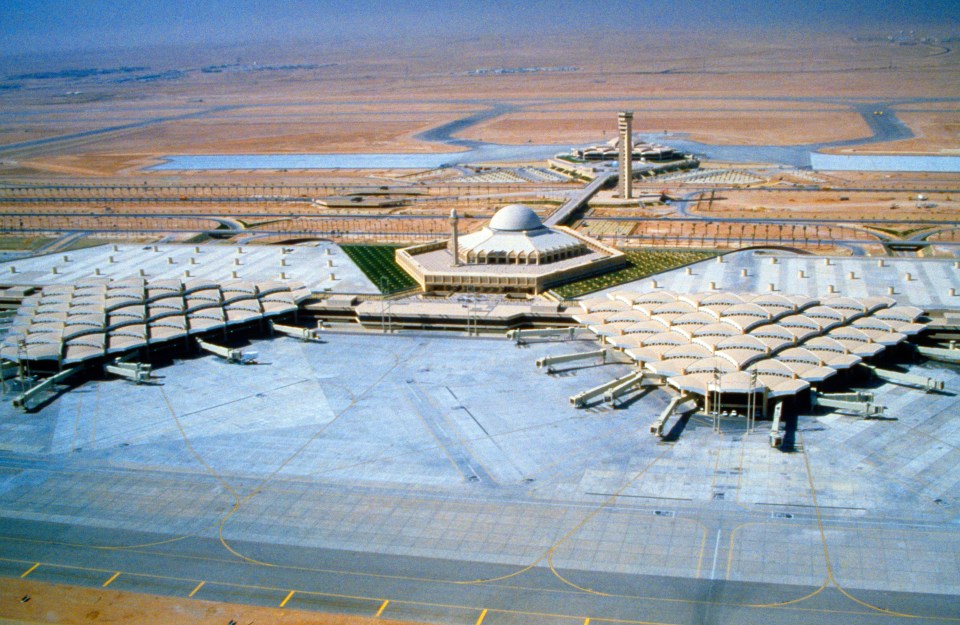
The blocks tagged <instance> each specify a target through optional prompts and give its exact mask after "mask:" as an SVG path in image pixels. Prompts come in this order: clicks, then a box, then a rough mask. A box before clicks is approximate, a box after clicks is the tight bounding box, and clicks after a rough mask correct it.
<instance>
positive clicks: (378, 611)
mask: <svg viewBox="0 0 960 625" xmlns="http://www.w3.org/2000/svg"><path fill="white" fill-rule="evenodd" d="M388 603H390V600H389V599H384V600H383V603H382V604H380V609H379V610H377V613H376V614H374V615H373V617H374V618H380V615H381V614H383V611H384V610H386V609H387V604H388Z"/></svg>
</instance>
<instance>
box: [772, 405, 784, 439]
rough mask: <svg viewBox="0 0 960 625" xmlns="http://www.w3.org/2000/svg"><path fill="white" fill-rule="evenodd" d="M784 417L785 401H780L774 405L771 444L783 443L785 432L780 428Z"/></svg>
mask: <svg viewBox="0 0 960 625" xmlns="http://www.w3.org/2000/svg"><path fill="white" fill-rule="evenodd" d="M782 417H783V402H782V401H778V402H777V405H776V406H774V407H773V422H772V423H771V424H770V446H771V447H779V446H780V445H783V432H782V431H781V430H780V419H781V418H782Z"/></svg>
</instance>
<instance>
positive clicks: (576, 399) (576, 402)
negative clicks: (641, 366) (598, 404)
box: [570, 352, 643, 408]
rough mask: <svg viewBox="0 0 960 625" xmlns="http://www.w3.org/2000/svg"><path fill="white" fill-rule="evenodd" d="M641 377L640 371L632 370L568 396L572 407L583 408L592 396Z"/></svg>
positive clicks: (637, 380)
mask: <svg viewBox="0 0 960 625" xmlns="http://www.w3.org/2000/svg"><path fill="white" fill-rule="evenodd" d="M604 353H606V352H604ZM642 377H643V372H642V371H634V372H633V373H629V374H627V375H625V376H623V377H621V378H617V379H615V380H611V381H610V382H605V383H603V384H601V385H600V386H595V387H593V388H591V389H589V390H586V391H583V392H581V393H577V394H576V395H574V396H572V397H571V398H570V403H571V404H573V407H574V408H583V406H584V405H585V404H586V403H587V402H588V401H590V400H591V399H593V398H594V397H598V396H600V395H603V394H604V393H606V392H607V391H609V390H612V389H614V388H617V387H618V386H623V385H624V384H627V383H632V384H636V383H637V382H639V380H640V379H641V378H642Z"/></svg>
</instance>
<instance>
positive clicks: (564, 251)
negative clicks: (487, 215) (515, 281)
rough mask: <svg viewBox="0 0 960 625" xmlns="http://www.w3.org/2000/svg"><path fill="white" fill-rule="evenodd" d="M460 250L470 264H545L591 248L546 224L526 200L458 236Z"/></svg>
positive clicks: (462, 257) (464, 259)
mask: <svg viewBox="0 0 960 625" xmlns="http://www.w3.org/2000/svg"><path fill="white" fill-rule="evenodd" d="M457 250H458V251H457V255H458V256H459V258H460V260H461V262H464V263H466V264H468V265H502V264H508V265H543V264H546V263H552V262H556V261H560V260H565V259H567V258H572V257H574V256H580V255H582V254H586V253H588V252H589V249H588V248H587V246H586V244H585V243H584V242H583V241H581V240H580V239H578V238H576V237H574V236H572V235H570V234H568V233H566V232H561V231H559V230H555V229H553V228H548V227H547V226H544V225H543V222H542V221H540V218H539V217H537V214H536V213H534V212H533V209H531V208H530V207H529V206H524V205H523V204H509V205H507V206H504V207H503V208H501V209H500V210H498V211H497V212H496V213H495V214H494V216H493V218H492V219H491V220H490V222H489V223H488V224H487V225H486V227H484V228H483V229H482V230H479V231H477V232H473V233H471V234H467V235H464V236H462V237H459V239H458V246H457Z"/></svg>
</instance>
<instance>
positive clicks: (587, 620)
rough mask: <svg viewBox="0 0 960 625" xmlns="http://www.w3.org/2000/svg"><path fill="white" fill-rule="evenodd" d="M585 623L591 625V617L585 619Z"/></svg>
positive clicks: (584, 624)
mask: <svg viewBox="0 0 960 625" xmlns="http://www.w3.org/2000/svg"><path fill="white" fill-rule="evenodd" d="M583 625H590V617H589V616H588V617H587V618H585V619H583Z"/></svg>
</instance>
